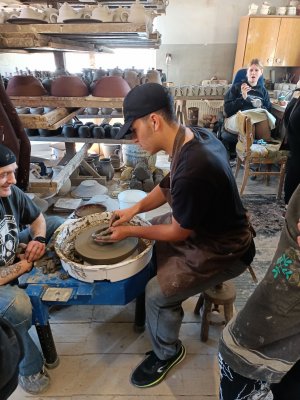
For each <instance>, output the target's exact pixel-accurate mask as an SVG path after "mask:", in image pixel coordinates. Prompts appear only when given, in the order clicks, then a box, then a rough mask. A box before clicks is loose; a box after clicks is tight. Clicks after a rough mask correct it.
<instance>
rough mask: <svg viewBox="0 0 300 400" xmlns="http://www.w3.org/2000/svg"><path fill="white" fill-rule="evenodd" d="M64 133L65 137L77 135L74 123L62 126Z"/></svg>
mask: <svg viewBox="0 0 300 400" xmlns="http://www.w3.org/2000/svg"><path fill="white" fill-rule="evenodd" d="M62 134H63V135H64V137H76V136H77V132H76V129H75V128H74V126H73V125H72V124H65V125H64V126H63V128H62Z"/></svg>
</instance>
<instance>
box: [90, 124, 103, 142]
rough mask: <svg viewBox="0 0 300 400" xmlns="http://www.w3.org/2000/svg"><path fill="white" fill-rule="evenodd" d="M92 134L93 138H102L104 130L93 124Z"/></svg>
mask: <svg viewBox="0 0 300 400" xmlns="http://www.w3.org/2000/svg"><path fill="white" fill-rule="evenodd" d="M92 134H93V138H95V139H103V138H104V137H105V130H104V129H103V127H102V126H94V128H93V132H92Z"/></svg>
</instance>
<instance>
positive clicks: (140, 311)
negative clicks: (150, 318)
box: [134, 292, 146, 332]
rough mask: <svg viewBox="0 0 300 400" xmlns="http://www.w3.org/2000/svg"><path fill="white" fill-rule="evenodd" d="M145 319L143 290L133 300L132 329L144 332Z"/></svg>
mask: <svg viewBox="0 0 300 400" xmlns="http://www.w3.org/2000/svg"><path fill="white" fill-rule="evenodd" d="M145 320H146V310H145V292H144V293H142V294H141V295H139V296H138V297H137V298H136V301H135V317H134V331H135V332H144V330H145Z"/></svg>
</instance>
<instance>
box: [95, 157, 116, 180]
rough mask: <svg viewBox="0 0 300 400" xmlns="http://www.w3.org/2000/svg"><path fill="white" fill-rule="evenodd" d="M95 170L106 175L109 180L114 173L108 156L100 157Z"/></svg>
mask: <svg viewBox="0 0 300 400" xmlns="http://www.w3.org/2000/svg"><path fill="white" fill-rule="evenodd" d="M97 171H98V174H99V175H102V176H106V179H107V180H108V181H110V180H111V179H112V178H113V177H114V174H115V170H114V168H113V166H112V164H111V160H110V158H102V159H101V160H100V161H99V163H98V164H97Z"/></svg>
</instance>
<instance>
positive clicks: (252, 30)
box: [244, 17, 281, 66]
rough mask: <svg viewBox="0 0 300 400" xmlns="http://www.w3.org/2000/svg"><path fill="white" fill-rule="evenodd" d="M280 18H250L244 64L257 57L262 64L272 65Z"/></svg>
mask: <svg viewBox="0 0 300 400" xmlns="http://www.w3.org/2000/svg"><path fill="white" fill-rule="evenodd" d="M280 21H281V18H270V17H267V18H262V17H260V18H250V21H249V28H248V36H247V42H246V49H245V56H244V66H246V65H247V64H248V63H249V62H250V61H251V60H252V59H253V58H259V59H260V61H261V62H262V63H263V65H264V66H272V65H273V62H274V57H275V49H276V44H277V39H278V34H279V28H280Z"/></svg>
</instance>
